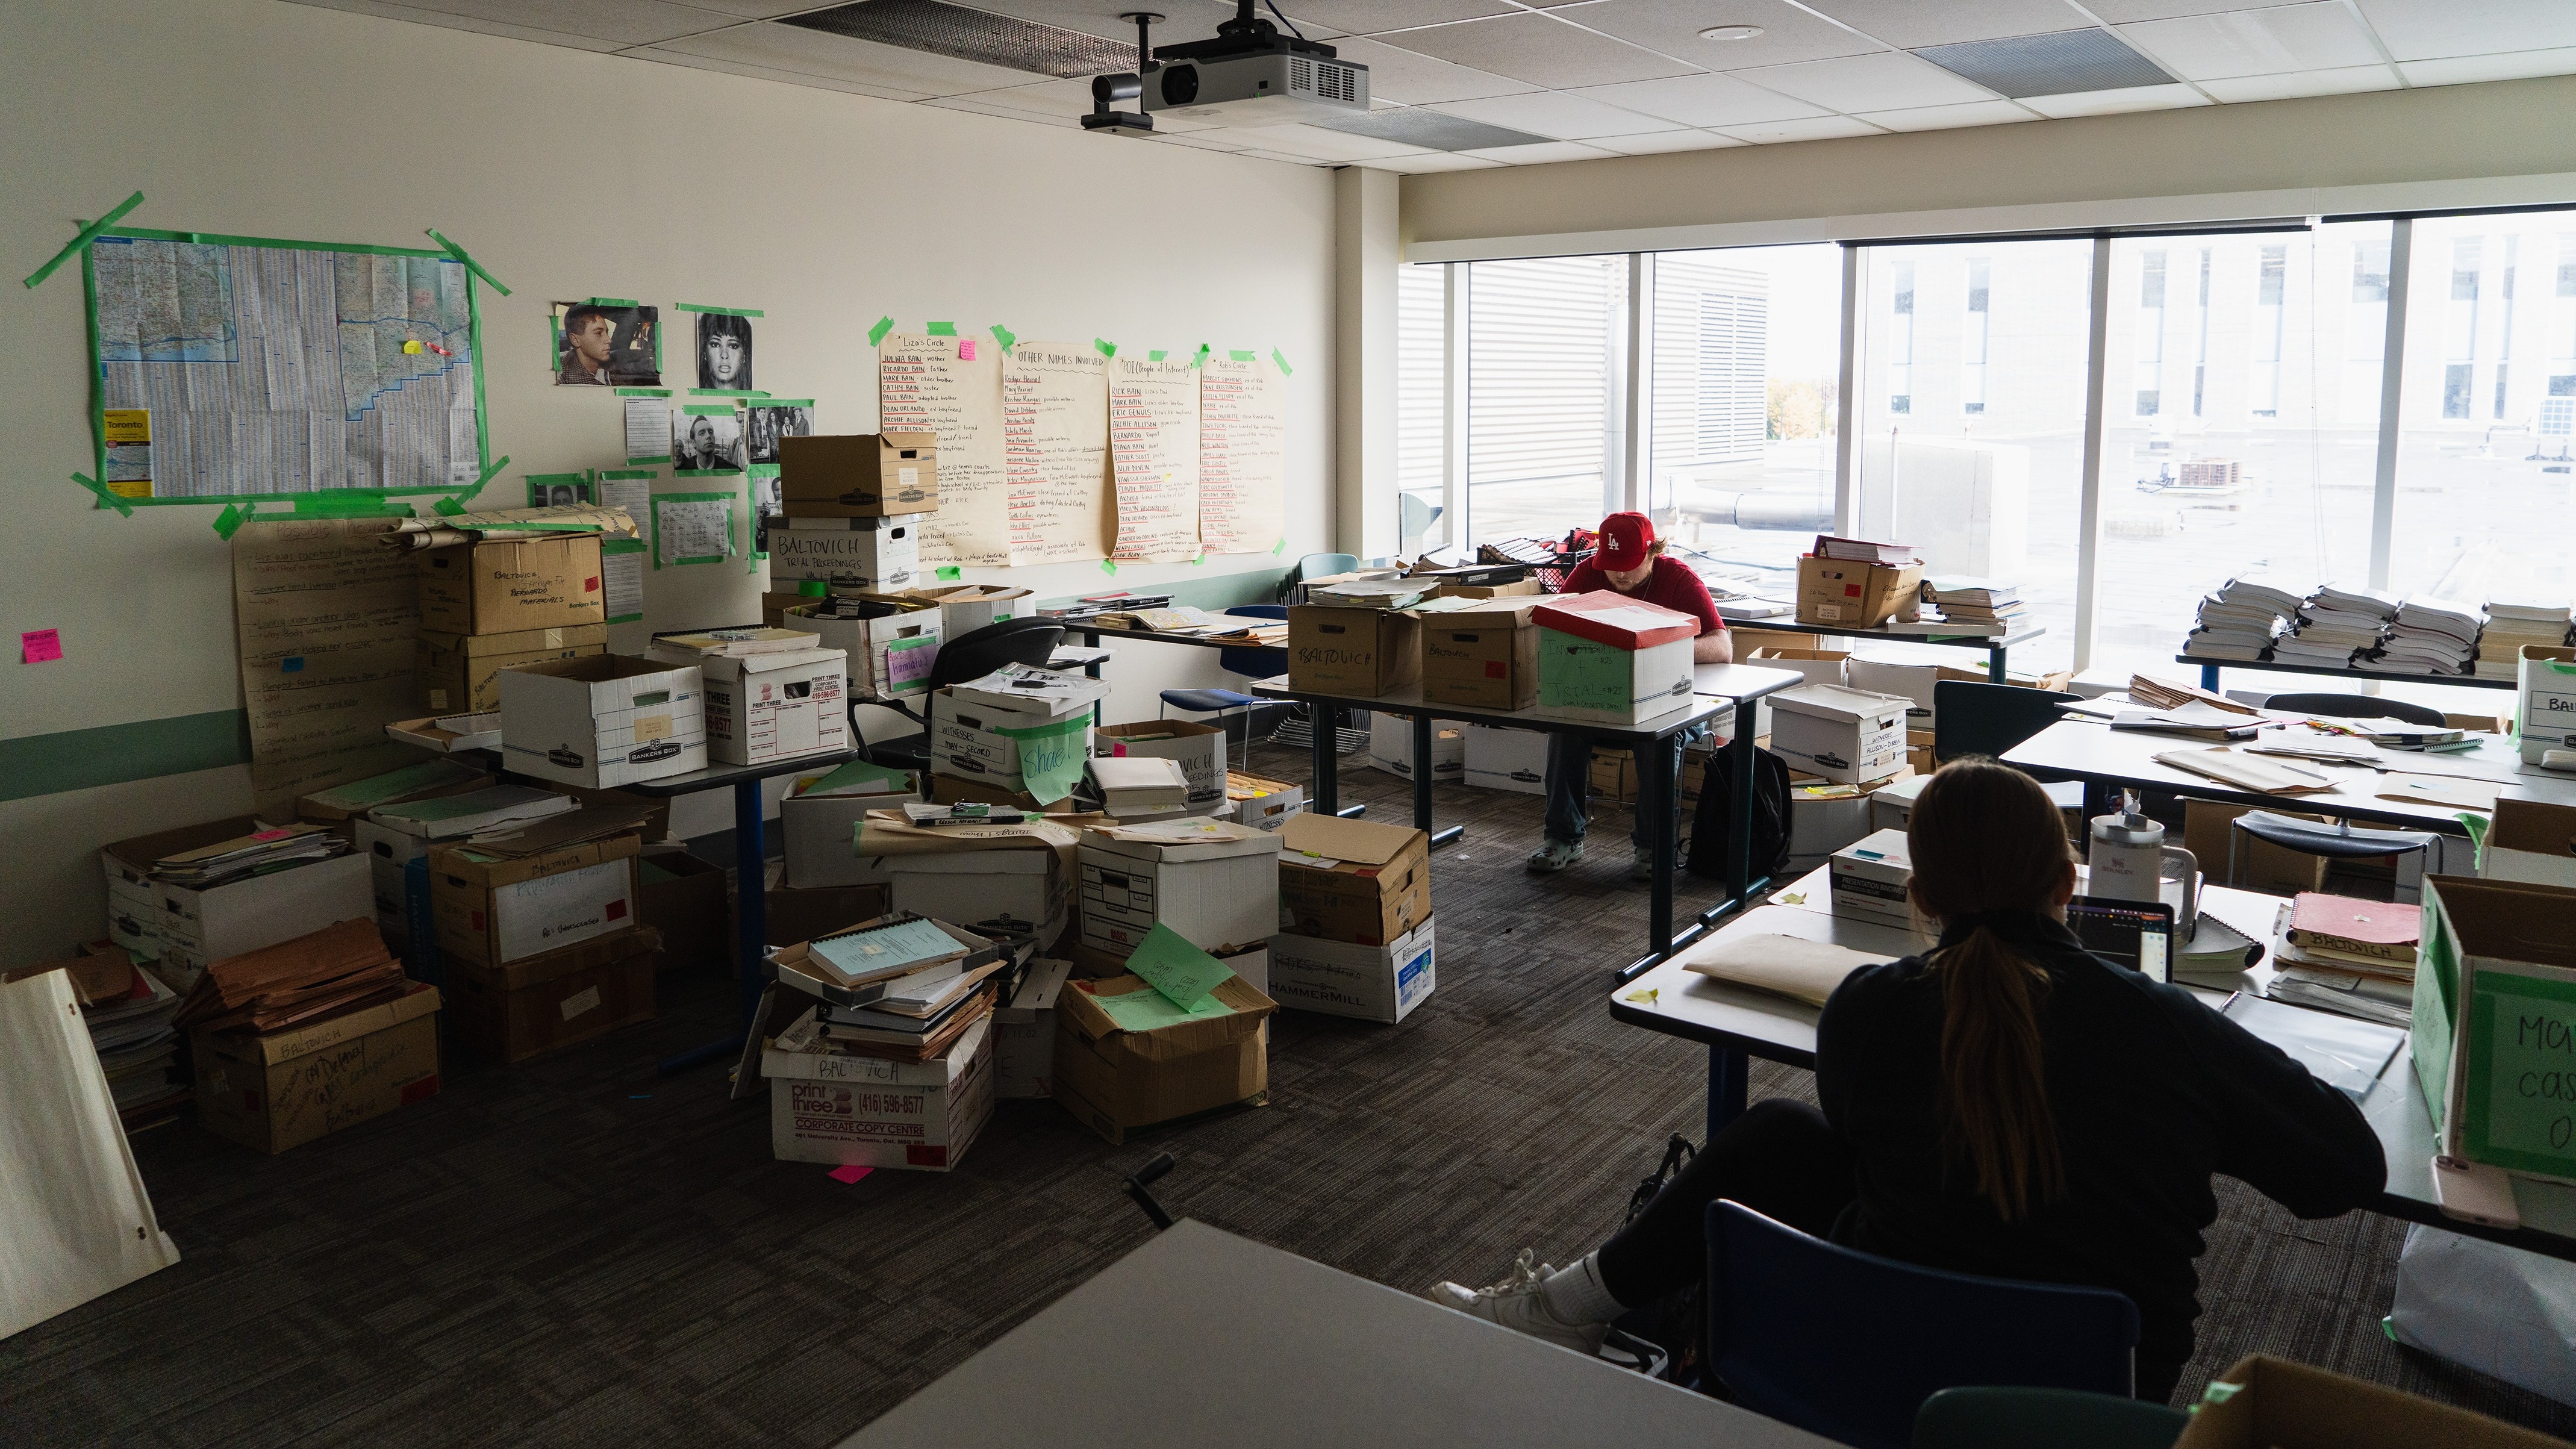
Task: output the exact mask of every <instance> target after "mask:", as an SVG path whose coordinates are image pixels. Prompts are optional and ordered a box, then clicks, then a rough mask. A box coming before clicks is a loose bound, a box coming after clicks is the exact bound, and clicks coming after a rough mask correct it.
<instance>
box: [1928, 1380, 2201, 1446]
mask: <svg viewBox="0 0 2576 1449" xmlns="http://www.w3.org/2000/svg"><path fill="white" fill-rule="evenodd" d="M2190 1423H2191V1415H2189V1414H2186V1413H2184V1412H2183V1411H2182V1410H2180V1409H2176V1408H2172V1407H2170V1406H2168V1405H2165V1404H2150V1403H2147V1402H2146V1401H2144V1400H2142V1399H2120V1398H2113V1397H2112V1396H2111V1395H2109V1394H2084V1393H2077V1392H2076V1391H2075V1390H2073V1389H2000V1388H1984V1389H1943V1390H1942V1391H1941V1392H1939V1393H1937V1394H1934V1395H1933V1396H1932V1397H1930V1398H1928V1399H1925V1400H1924V1401H1923V1409H1922V1412H1920V1413H1918V1414H1916V1415H1915V1416H1914V1449H2173V1442H2174V1441H2175V1440H2176V1439H2179V1438H2181V1437H2182V1431H2183V1430H2184V1429H2185V1428H2186V1427H2188V1426H2189V1425H2190Z"/></svg>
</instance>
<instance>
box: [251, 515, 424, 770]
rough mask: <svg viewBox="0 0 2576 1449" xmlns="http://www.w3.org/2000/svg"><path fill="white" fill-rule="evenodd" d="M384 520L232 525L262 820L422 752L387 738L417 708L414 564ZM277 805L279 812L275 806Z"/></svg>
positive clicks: (417, 618) (417, 622) (253, 763)
mask: <svg viewBox="0 0 2576 1449" xmlns="http://www.w3.org/2000/svg"><path fill="white" fill-rule="evenodd" d="M384 531H385V521H384V520H383V519H380V518H377V519H349V520H307V521H304V522H275V523H271V522H267V521H264V520H260V519H253V520H252V521H251V522H249V523H247V524H245V525H243V527H242V530H241V532H239V533H237V534H235V535H233V545H232V550H233V617H234V621H235V626H236V628H237V630H238V639H237V643H238V645H239V648H240V655H241V677H242V703H243V705H244V706H245V707H246V708H247V709H248V711H249V714H250V782H251V790H252V797H253V801H254V806H255V809H256V811H257V813H258V814H259V816H260V818H261V819H263V820H283V819H287V818H289V817H291V816H292V815H293V814H294V805H295V799H296V797H297V796H299V795H309V794H311V793H312V792H314V791H316V790H324V789H328V788H330V787H331V786H333V785H338V784H343V783H346V782H347V781H350V780H358V779H364V778H365V777H367V776H369V775H375V774H381V773H383V772H384V771H386V770H390V769H392V768H394V767H395V766H396V765H401V764H407V763H409V762H411V761H412V760H415V759H417V758H419V756H418V754H417V753H416V752H415V751H413V750H412V749H411V747H409V746H407V745H399V744H396V743H394V742H393V741H391V740H389V739H387V738H385V726H386V725H388V724H391V723H393V722H394V721H396V720H401V719H408V718H410V717H412V716H414V715H416V714H418V713H420V710H419V708H418V705H419V686H418V684H417V683H416V682H415V680H414V676H413V672H412V654H413V648H414V638H415V636H416V635H417V634H418V633H419V632H420V610H419V605H418V602H417V598H416V592H417V590H418V587H419V585H418V583H417V582H416V580H415V578H414V574H415V571H416V568H417V565H416V564H415V563H414V562H413V556H412V554H411V553H410V551H409V550H405V549H391V548H386V547H384V546H383V545H382V544H380V543H378V542H377V541H376V539H377V537H378V535H380V534H382V533H383V532H384ZM281 811H282V812H284V813H282V814H281V813H279V812H281Z"/></svg>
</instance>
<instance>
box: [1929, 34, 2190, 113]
mask: <svg viewBox="0 0 2576 1449" xmlns="http://www.w3.org/2000/svg"><path fill="white" fill-rule="evenodd" d="M1914 53H1915V54H1916V55H1918V56H1921V57H1922V58H1923V59H1925V60H1928V61H1930V62H1932V63H1933V64H1934V65H1937V66H1939V67H1941V68H1942V69H1943V70H1946V71H1949V72H1951V73H1952V74H1954V75H1961V76H1965V77H1967V78H1968V79H1969V80H1972V81H1975V82H1976V83H1977V84H1979V85H1981V86H1984V87H1985V88H1986V89H1988V90H1990V91H1994V92H1996V93H1998V94H2000V95H2007V96H2011V97H2012V98H2013V99H2015V100H2019V99H2021V98H2022V97H2024V96H2063V95H2071V94H2074V93H2075V92H2077V91H2113V90H2121V89H2124V88H2126V87H2129V86H2161V85H2171V84H2173V79H2174V78H2173V77H2172V76H2169V75H2167V74H2165V73H2164V70H2163V69H2162V68H2161V67H2159V66H2158V65H2157V64H2156V63H2155V62H2154V61H2152V60H2149V59H2147V58H2146V57H2145V56H2143V55H2140V54H2138V53H2137V52H2136V51H2134V50H2131V49H2130V48H2129V47H2128V46H2127V44H2125V43H2124V42H2122V41H2121V39H2120V38H2119V37H2118V36H2116V35H2113V34H2111V33H2110V32H2109V31H2107V30H2060V31H2057V32H2055V33H2053V34H2049V35H2016V36H2012V37H2010V38H2008V39H2004V40H1969V41H1962V42H1960V43H1959V44H1957V45H1934V46H1927V47H1925V48H1924V49H1922V50H1918V51H1916V52H1914Z"/></svg>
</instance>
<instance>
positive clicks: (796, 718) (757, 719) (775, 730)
mask: <svg viewBox="0 0 2576 1449" xmlns="http://www.w3.org/2000/svg"><path fill="white" fill-rule="evenodd" d="M695 656H696V651H694V650H680V649H672V650H668V651H664V650H660V649H656V650H655V651H654V652H653V657H654V658H655V659H659V660H662V661H664V662H665V663H669V664H675V665H686V664H688V663H689V662H690V661H691V658H692V657H695ZM847 658H848V656H846V655H845V654H843V653H842V652H841V651H840V650H838V649H798V650H793V651H789V652H786V653H778V654H754V655H751V656H749V657H747V658H741V659H734V658H728V657H725V656H723V655H712V656H706V657H701V658H697V659H696V663H697V667H698V671H699V678H700V682H701V683H703V684H704V685H705V686H706V716H705V718H706V730H707V758H708V759H710V760H715V761H720V762H722V763H724V764H728V765H765V764H768V763H770V762H771V761H773V760H791V759H794V758H795V757H796V756H798V755H817V754H823V753H825V752H827V751H835V750H840V749H844V748H846V747H847V745H848V742H849V737H850V705H849V699H848V693H849V677H848V672H847Z"/></svg>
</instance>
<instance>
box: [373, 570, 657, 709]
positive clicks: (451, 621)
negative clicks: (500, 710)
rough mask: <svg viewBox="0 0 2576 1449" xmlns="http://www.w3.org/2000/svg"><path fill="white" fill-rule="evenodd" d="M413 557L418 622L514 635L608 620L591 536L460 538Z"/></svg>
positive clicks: (447, 629) (441, 629) (446, 629)
mask: <svg viewBox="0 0 2576 1449" xmlns="http://www.w3.org/2000/svg"><path fill="white" fill-rule="evenodd" d="M413 558H414V564H413V567H415V568H416V569H418V570H419V578H420V627H421V628H423V629H425V630H428V631H430V632H432V633H438V634H513V633H518V632H520V631H522V630H527V629H561V628H570V627H573V626H576V625H581V624H599V625H603V626H604V625H606V624H607V622H608V606H607V598H608V596H607V595H606V594H605V593H603V592H601V590H600V587H599V539H598V537H597V535H594V534H587V533H581V534H549V535H547V536H545V537H542V538H526V539H511V540H507V541H502V542H484V543H460V544H455V545H452V546H450V547H447V548H430V549H423V550H421V551H420V552H419V553H418V554H415V555H414V556H413ZM459 707H461V706H459Z"/></svg>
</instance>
